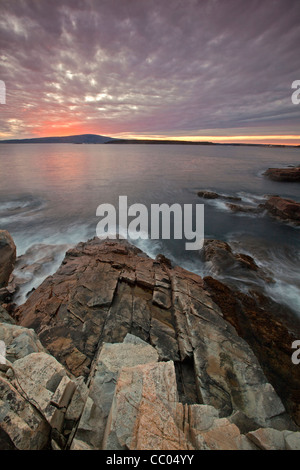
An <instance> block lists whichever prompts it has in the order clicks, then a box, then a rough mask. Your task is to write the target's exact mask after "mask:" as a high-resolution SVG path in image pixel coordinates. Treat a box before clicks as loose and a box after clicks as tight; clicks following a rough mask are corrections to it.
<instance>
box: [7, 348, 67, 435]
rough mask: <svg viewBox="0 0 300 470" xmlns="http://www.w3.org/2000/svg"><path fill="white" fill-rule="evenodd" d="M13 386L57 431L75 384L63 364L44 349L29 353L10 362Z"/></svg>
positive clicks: (60, 428)
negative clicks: (12, 363) (12, 362)
mask: <svg viewBox="0 0 300 470" xmlns="http://www.w3.org/2000/svg"><path fill="white" fill-rule="evenodd" d="M13 370H14V381H13V383H14V386H15V388H16V389H17V390H19V392H20V393H24V394H25V395H26V397H27V399H28V400H29V401H30V402H31V403H32V404H34V405H35V406H36V408H37V409H38V410H39V411H40V413H42V415H43V416H44V417H45V418H46V420H47V421H48V423H49V424H50V426H51V428H55V429H57V430H58V431H61V430H62V428H63V421H64V414H65V409H66V407H67V406H68V404H69V402H70V400H71V397H72V395H73V393H74V390H75V388H76V385H75V382H74V381H73V380H71V379H70V378H69V377H68V376H67V372H66V370H65V368H64V367H63V366H62V365H61V364H59V362H57V360H56V359H55V358H54V357H52V356H50V355H49V354H47V353H44V352H40V353H32V354H29V355H28V356H25V357H24V358H22V359H18V360H17V361H16V362H14V365H13Z"/></svg>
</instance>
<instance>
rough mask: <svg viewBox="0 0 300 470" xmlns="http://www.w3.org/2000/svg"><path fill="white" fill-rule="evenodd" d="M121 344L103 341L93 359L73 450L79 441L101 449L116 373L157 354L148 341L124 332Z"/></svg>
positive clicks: (156, 358) (152, 358) (154, 359)
mask: <svg viewBox="0 0 300 470" xmlns="http://www.w3.org/2000/svg"><path fill="white" fill-rule="evenodd" d="M125 339H126V341H124V343H120V344H119V343H115V344H109V343H105V344H104V345H103V347H102V349H101V351H100V354H99V356H98V357H97V358H96V360H95V364H94V370H93V374H92V377H91V379H90V387H89V394H88V398H87V401H86V403H85V407H84V410H83V413H82V416H81V419H80V422H79V425H78V428H77V432H76V435H75V442H74V441H73V444H72V447H71V448H72V449H73V450H74V449H75V448H76V447H77V446H78V445H79V444H78V443H79V442H80V443H81V444H80V445H81V446H82V445H85V446H88V448H90V449H101V446H102V441H103V436H104V431H105V426H106V422H107V418H108V415H109V411H110V408H111V404H112V401H113V395H114V391H115V386H116V381H117V377H118V374H119V372H120V370H121V369H122V367H128V366H134V365H138V364H146V363H148V362H156V361H157V360H158V354H157V352H156V351H155V349H154V348H153V347H152V346H150V345H149V344H147V343H145V342H143V341H141V340H139V339H135V338H134V336H133V335H127V336H126V338H125Z"/></svg>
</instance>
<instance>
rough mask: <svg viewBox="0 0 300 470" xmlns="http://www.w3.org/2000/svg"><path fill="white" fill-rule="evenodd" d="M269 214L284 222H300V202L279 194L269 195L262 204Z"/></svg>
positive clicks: (297, 223)
mask: <svg viewBox="0 0 300 470" xmlns="http://www.w3.org/2000/svg"><path fill="white" fill-rule="evenodd" d="M263 208H265V209H267V211H268V212H269V214H270V215H271V216H273V217H275V218H277V219H279V220H282V221H284V222H290V223H293V224H296V225H299V224H300V203H299V202H295V201H293V200H292V199H284V198H282V197H279V196H271V197H269V198H268V200H267V202H266V203H265V204H263Z"/></svg>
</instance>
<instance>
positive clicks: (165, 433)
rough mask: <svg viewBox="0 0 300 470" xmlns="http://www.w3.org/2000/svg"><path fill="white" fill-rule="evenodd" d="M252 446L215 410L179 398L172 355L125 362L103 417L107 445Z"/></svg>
mask: <svg viewBox="0 0 300 470" xmlns="http://www.w3.org/2000/svg"><path fill="white" fill-rule="evenodd" d="M253 448H255V446H253V445H252V444H251V442H250V441H249V440H248V439H247V438H246V437H245V436H242V435H241V434H240V431H239V429H238V428H237V427H236V426H235V425H234V424H232V423H230V422H229V421H228V420H227V419H226V418H222V419H220V418H219V415H218V411H217V410H216V409H215V408H213V407H212V406H207V405H191V406H188V405H185V406H183V405H182V404H181V403H179V402H178V395H177V386H176V377H175V369H174V364H173V362H172V361H170V362H161V363H156V364H155V363H154V364H153V363H152V364H146V365H139V366H136V367H129V368H123V369H122V370H121V372H120V375H119V379H118V382H117V385H116V389H115V394H114V399H113V403H112V407H111V411H110V416H109V419H108V421H107V426H106V431H105V436H104V441H103V449H105V450H126V449H130V450H149V449H156V450H160V451H162V450H168V451H170V450H181V451H182V450H194V449H199V450H241V449H253Z"/></svg>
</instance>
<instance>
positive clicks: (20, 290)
mask: <svg viewBox="0 0 300 470" xmlns="http://www.w3.org/2000/svg"><path fill="white" fill-rule="evenodd" d="M68 248H69V245H45V244H41V243H39V244H35V245H32V246H31V247H30V248H28V250H27V251H26V252H25V253H24V254H23V255H21V256H18V257H17V259H16V262H15V267H14V271H13V273H12V275H11V276H10V280H9V284H8V289H9V291H10V292H11V293H13V294H14V300H15V302H16V303H23V302H24V301H25V300H26V296H28V295H30V293H32V292H33V290H34V289H35V288H36V287H37V286H38V283H41V282H42V280H44V279H45V278H46V277H47V276H48V274H49V272H51V271H52V270H53V267H55V266H57V267H58V265H59V264H60V262H61V260H62V259H63V256H64V253H65V252H66V250H67V249H68Z"/></svg>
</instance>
